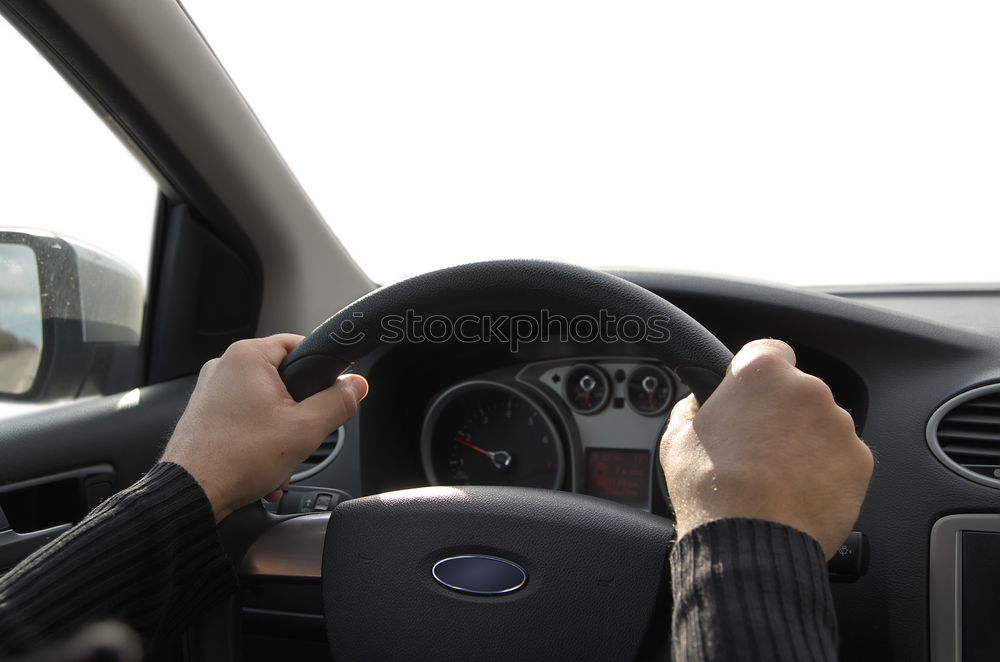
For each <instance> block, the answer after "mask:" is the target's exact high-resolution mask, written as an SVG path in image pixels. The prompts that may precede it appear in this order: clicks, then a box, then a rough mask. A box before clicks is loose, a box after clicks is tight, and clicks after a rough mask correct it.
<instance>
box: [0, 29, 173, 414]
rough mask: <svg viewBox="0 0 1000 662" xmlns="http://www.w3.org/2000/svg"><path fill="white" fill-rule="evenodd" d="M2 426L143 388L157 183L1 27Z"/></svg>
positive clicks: (79, 101) (16, 35)
mask: <svg viewBox="0 0 1000 662" xmlns="http://www.w3.org/2000/svg"><path fill="white" fill-rule="evenodd" d="M0 61H2V62H3V63H4V66H3V67H2V68H0V89H2V90H3V92H2V95H3V99H4V102H3V103H2V104H0V200H2V207H0V418H7V417H9V416H12V415H16V414H20V413H24V412H26V411H31V410H33V409H37V408H39V407H42V406H52V405H53V404H54V403H59V402H68V401H72V400H74V399H78V398H81V397H86V396H90V395H98V394H107V393H116V392H121V391H127V390H129V389H131V388H133V387H135V386H136V385H137V384H138V367H139V366H138V359H139V343H140V340H141V338H140V334H141V330H142V319H143V308H144V305H145V298H146V282H147V278H148V270H149V261H150V247H151V244H152V234H153V223H154V206H155V201H156V184H155V183H154V181H153V179H152V178H151V177H150V176H149V174H148V173H147V172H146V171H145V170H144V169H143V168H142V167H141V166H140V165H139V163H138V162H137V161H136V160H135V159H134V158H133V157H132V156H131V154H129V152H128V150H126V149H125V147H124V146H123V145H122V144H121V143H120V142H119V141H118V140H117V139H116V138H115V137H114V136H113V135H112V133H111V132H110V131H109V130H108V128H107V127H106V126H105V125H104V124H103V123H102V122H101V120H100V119H99V118H98V117H97V116H96V115H95V114H94V112H93V111H92V110H91V109H90V107H89V106H88V105H87V104H86V103H85V102H84V101H83V100H82V99H80V98H79V96H77V94H76V92H75V91H73V89H72V88H70V86H69V85H67V84H66V82H65V81H64V80H63V79H62V78H61V77H60V76H59V74H57V73H56V71H55V70H53V69H52V67H51V66H50V65H49V64H48V62H46V61H45V60H44V58H42V56H41V55H39V54H38V53H37V52H36V51H35V49H34V48H33V47H32V46H31V44H29V43H28V42H27V41H25V40H24V39H23V38H22V37H21V35H20V34H19V33H18V32H17V31H16V30H15V29H14V28H13V27H11V26H10V25H9V24H7V23H6V22H5V21H3V20H0Z"/></svg>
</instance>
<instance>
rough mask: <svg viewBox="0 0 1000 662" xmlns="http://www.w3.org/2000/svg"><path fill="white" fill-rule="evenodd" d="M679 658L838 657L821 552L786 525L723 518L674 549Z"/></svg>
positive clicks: (683, 661) (695, 661)
mask: <svg viewBox="0 0 1000 662" xmlns="http://www.w3.org/2000/svg"><path fill="white" fill-rule="evenodd" d="M670 563H671V574H672V578H673V586H672V590H673V596H674V606H673V617H672V635H673V636H672V643H671V645H672V648H673V659H674V660H675V662H703V661H704V662H708V661H715V660H726V661H730V660H769V661H779V662H780V661H782V660H810V661H811V660H818V661H823V662H834V661H835V660H836V659H837V619H836V614H835V613H834V608H833V597H832V595H831V592H830V584H829V580H828V578H827V570H826V561H825V559H824V557H823V551H822V549H821V548H820V546H819V543H817V542H816V541H815V540H814V539H813V538H811V537H810V536H808V535H806V534H804V533H802V532H800V531H798V530H796V529H793V528H790V527H787V526H784V525H782V524H777V523H775V522H767V521H763V520H753V519H723V520H716V521H713V522H709V523H707V524H703V525H701V526H699V527H697V528H695V529H694V530H692V531H690V532H689V533H688V534H687V535H685V536H684V537H683V538H681V539H680V540H679V541H678V542H677V544H676V545H675V546H674V548H673V550H672V551H671V555H670Z"/></svg>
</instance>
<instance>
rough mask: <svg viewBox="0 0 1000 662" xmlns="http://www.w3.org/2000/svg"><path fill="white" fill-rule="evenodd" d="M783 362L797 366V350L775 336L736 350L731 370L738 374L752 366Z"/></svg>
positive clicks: (752, 342)
mask: <svg viewBox="0 0 1000 662" xmlns="http://www.w3.org/2000/svg"><path fill="white" fill-rule="evenodd" d="M777 362H781V363H784V364H787V365H788V366H791V367H794V366H795V350H793V349H792V348H791V347H790V346H789V345H788V343H785V342H782V341H780V340H776V339H774V338H762V339H761V340H754V341H751V342H748V343H747V344H746V345H744V346H743V347H742V349H740V351H738V352H736V356H734V357H733V362H732V364H731V372H732V373H733V375H736V376H738V375H739V374H740V372H741V371H743V370H746V369H747V368H748V367H750V366H755V367H759V366H760V365H761V364H767V363H777Z"/></svg>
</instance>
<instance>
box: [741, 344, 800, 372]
mask: <svg viewBox="0 0 1000 662" xmlns="http://www.w3.org/2000/svg"><path fill="white" fill-rule="evenodd" d="M743 366H744V370H745V371H746V374H747V375H748V376H750V377H754V378H774V377H776V376H778V375H781V374H783V373H784V372H785V371H786V370H787V369H788V367H789V365H788V362H787V361H785V360H784V359H783V358H782V357H781V356H780V355H779V354H777V353H775V352H773V351H770V350H769V349H766V348H760V349H753V350H751V352H750V355H749V356H747V357H746V360H745V361H744V364H743Z"/></svg>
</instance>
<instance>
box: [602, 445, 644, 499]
mask: <svg viewBox="0 0 1000 662" xmlns="http://www.w3.org/2000/svg"><path fill="white" fill-rule="evenodd" d="M587 494H590V495H591V496H597V497H601V498H604V499H611V500H612V501H618V502H619V503H624V504H627V505H629V506H635V507H637V508H645V507H647V506H648V505H649V503H648V502H649V453H648V452H646V451H617V450H590V451H588V453H587Z"/></svg>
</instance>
